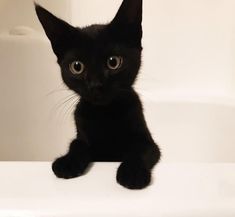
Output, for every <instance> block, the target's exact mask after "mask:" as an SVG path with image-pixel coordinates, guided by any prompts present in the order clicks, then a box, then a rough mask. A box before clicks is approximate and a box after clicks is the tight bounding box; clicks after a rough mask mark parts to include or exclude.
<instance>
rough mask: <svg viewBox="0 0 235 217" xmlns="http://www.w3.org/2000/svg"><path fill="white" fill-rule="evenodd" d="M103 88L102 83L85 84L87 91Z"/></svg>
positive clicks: (91, 82)
mask: <svg viewBox="0 0 235 217" xmlns="http://www.w3.org/2000/svg"><path fill="white" fill-rule="evenodd" d="M102 86H103V84H102V82H100V81H90V82H89V83H88V84H87V87H88V89H89V90H94V89H100V88H101V87H102Z"/></svg>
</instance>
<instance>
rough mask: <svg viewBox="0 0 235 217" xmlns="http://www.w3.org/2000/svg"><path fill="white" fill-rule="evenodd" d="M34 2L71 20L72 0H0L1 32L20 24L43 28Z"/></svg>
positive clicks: (38, 28)
mask: <svg viewBox="0 0 235 217" xmlns="http://www.w3.org/2000/svg"><path fill="white" fill-rule="evenodd" d="M33 2H37V3H38V4H40V5H42V6H44V7H46V8H47V9H48V10H51V11H53V12H54V13H56V14H58V15H59V16H60V17H62V18H64V19H66V20H70V14H71V11H70V9H71V8H70V0H62V1H57V0H49V1H48V0H35V1H34V0H0V32H2V31H6V30H9V29H11V28H14V27H16V26H19V25H20V26H21V25H24V26H25V25H26V26H29V27H31V28H33V29H36V30H42V28H41V25H40V24H39V22H38V21H37V19H36V14H35V11H34V5H33Z"/></svg>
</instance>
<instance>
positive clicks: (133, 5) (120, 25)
mask: <svg viewBox="0 0 235 217" xmlns="http://www.w3.org/2000/svg"><path fill="white" fill-rule="evenodd" d="M142 5H143V3H142V0H123V2H122V4H121V6H120V8H119V10H118V12H117V14H116V16H115V17H114V19H113V20H112V22H111V23H110V25H111V29H113V31H114V32H115V34H118V35H119V37H120V36H122V37H123V39H127V40H129V42H128V43H131V42H132V43H135V45H137V46H141V38H142Z"/></svg>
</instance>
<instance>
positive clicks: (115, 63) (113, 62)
mask: <svg viewBox="0 0 235 217" xmlns="http://www.w3.org/2000/svg"><path fill="white" fill-rule="evenodd" d="M117 63H118V62H117V59H116V58H113V57H111V58H110V59H109V64H110V66H111V67H113V68H115V67H116V66H117Z"/></svg>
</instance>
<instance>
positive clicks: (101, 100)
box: [85, 97, 112, 106]
mask: <svg viewBox="0 0 235 217" xmlns="http://www.w3.org/2000/svg"><path fill="white" fill-rule="evenodd" d="M85 100H86V101H87V102H89V103H90V104H92V105H96V106H106V105H109V104H110V103H111V102H112V98H105V97H89V98H85Z"/></svg>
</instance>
